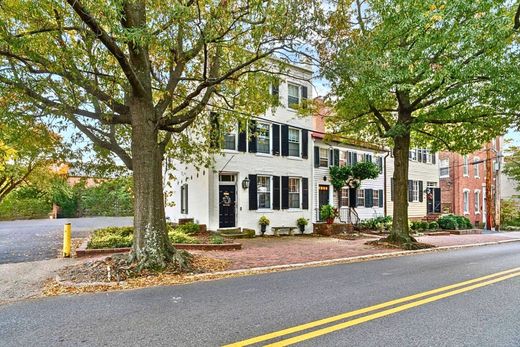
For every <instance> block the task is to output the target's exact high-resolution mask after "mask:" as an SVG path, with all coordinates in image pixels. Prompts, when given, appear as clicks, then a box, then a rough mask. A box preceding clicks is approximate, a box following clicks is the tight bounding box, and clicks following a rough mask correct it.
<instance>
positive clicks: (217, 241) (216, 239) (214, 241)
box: [209, 234, 224, 245]
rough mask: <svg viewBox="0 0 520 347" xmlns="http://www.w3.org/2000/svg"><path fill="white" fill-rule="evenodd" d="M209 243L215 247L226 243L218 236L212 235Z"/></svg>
mask: <svg viewBox="0 0 520 347" xmlns="http://www.w3.org/2000/svg"><path fill="white" fill-rule="evenodd" d="M209 243H211V244H214V245H221V244H223V243H224V238H223V237H222V236H220V235H217V234H215V235H211V237H210V238H209Z"/></svg>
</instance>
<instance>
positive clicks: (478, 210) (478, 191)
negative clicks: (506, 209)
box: [473, 189, 482, 214]
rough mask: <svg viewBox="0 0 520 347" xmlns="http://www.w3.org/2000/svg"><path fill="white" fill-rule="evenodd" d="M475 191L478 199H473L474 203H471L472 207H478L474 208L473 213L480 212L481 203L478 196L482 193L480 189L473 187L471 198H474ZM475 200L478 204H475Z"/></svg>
mask: <svg viewBox="0 0 520 347" xmlns="http://www.w3.org/2000/svg"><path fill="white" fill-rule="evenodd" d="M475 193H478V200H475V201H474V203H473V207H474V208H475V207H478V209H477V208H475V214H480V208H481V207H482V204H481V203H480V199H481V198H480V196H481V195H482V192H481V191H480V189H475V190H474V191H473V198H475ZM477 201H478V206H476V205H477V204H476V203H475V202H477Z"/></svg>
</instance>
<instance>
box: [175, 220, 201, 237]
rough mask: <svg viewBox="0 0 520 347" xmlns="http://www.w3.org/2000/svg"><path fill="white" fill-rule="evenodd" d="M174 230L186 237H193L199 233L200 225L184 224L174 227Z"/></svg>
mask: <svg viewBox="0 0 520 347" xmlns="http://www.w3.org/2000/svg"><path fill="white" fill-rule="evenodd" d="M175 229H177V230H178V231H181V232H183V233H185V234H187V235H195V234H197V233H198V232H199V230H200V225H198V224H197V223H192V222H189V223H186V224H182V225H178V226H176V227H175Z"/></svg>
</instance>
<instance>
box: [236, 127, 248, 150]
mask: <svg viewBox="0 0 520 347" xmlns="http://www.w3.org/2000/svg"><path fill="white" fill-rule="evenodd" d="M238 150H239V151H240V152H245V151H246V150H247V129H246V126H245V125H244V124H239V125H238Z"/></svg>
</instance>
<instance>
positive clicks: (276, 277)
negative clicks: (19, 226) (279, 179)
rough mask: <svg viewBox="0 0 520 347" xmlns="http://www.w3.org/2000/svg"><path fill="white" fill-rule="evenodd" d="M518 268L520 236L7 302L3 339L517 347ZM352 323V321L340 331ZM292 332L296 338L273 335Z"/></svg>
mask: <svg viewBox="0 0 520 347" xmlns="http://www.w3.org/2000/svg"><path fill="white" fill-rule="evenodd" d="M519 266H520V243H516V242H515V243H509V244H502V245H494V246H484V247H472V248H468V249H462V250H453V251H446V252H434V253H428V254H422V255H415V256H405V257H398V258H390V259H385V260H377V261H368V262H360V263H353V264H342V265H334V266H326V267H315V268H306V269H302V270H295V271H288V272H278V273H270V274H263V275H255V276H246V277H238V278H230V279H223V280H217V281H211V282H199V283H194V284H189V285H180V286H165V287H155V288H148V289H141V290H130V291H119V292H111V293H99V294H84V295H79V296H63V297H54V298H44V299H35V300H29V301H25V302H19V303H15V304H10V305H5V306H1V307H0V345H2V346H28V345H36V344H37V345H40V346H57V345H58V346H65V345H79V346H105V345H106V346H108V345H110V346H142V345H149V346H221V345H226V344H231V343H235V342H239V341H243V340H246V339H249V338H252V337H256V336H260V335H264V334H270V335H268V336H267V339H265V340H260V341H259V342H260V344H256V345H267V344H273V343H276V342H277V341H281V340H286V339H289V338H292V337H296V336H305V335H304V334H307V333H309V332H316V331H320V329H324V330H326V331H325V332H324V333H323V334H322V335H320V336H307V337H309V338H307V337H305V339H304V340H302V341H301V342H300V343H299V344H298V345H301V346H347V345H348V346H462V345H464V346H519V345H520V335H519V334H518V331H520V321H519V320H518V317H519V316H520V305H519V304H520V290H519V289H520V276H519V275H520V270H519V269H517V268H518V267H519ZM515 268H516V269H515ZM512 269H514V270H512ZM507 270H510V271H507ZM504 271H505V272H504ZM499 272H504V273H501V274H499ZM488 275H492V276H488ZM482 276H488V277H486V278H480V277H482ZM461 282H464V283H461ZM454 284H456V285H455V286H451V287H448V288H441V287H445V286H450V285H454ZM437 288H441V289H438V290H437V291H436V292H435V291H434V292H431V293H423V292H425V291H431V290H435V289H437ZM418 293H423V294H421V295H419V296H417V297H415V298H413V300H412V299H410V301H408V299H406V300H405V301H406V303H412V304H411V305H408V306H409V307H404V303H399V302H392V303H388V304H386V305H387V307H380V309H379V310H375V311H374V310H372V309H367V310H366V311H367V312H364V313H359V314H358V315H356V316H355V317H352V318H346V317H345V318H344V319H342V320H336V321H333V320H331V321H329V322H326V323H325V324H321V323H319V322H318V323H315V324H314V326H312V327H307V328H306V327H305V326H303V327H302V326H301V325H302V324H307V323H311V322H315V321H317V320H321V319H324V318H329V317H332V316H336V315H341V314H345V313H348V312H350V311H352V310H358V309H362V308H366V307H369V306H372V305H376V304H381V303H386V302H388V301H389V300H396V299H399V298H403V297H407V296H410V295H413V294H418ZM446 293H448V294H446ZM439 295H440V298H437V296H439ZM432 298H433V299H435V300H433V299H432ZM430 299H431V302H428V300H430ZM422 301H426V302H424V303H422ZM414 305H416V306H414ZM383 306H384V305H383ZM392 308H393V309H392ZM392 310H393V311H392ZM386 311H391V312H390V314H382V315H381V317H376V318H375V319H372V318H373V317H372V316H371V315H373V313H374V312H386ZM347 316H348V315H347ZM370 317H372V318H370ZM358 318H359V319H358ZM331 319H332V318H331ZM354 319H355V320H357V321H358V322H357V323H356V324H353V325H352V326H348V325H349V324H350V323H349V324H347V327H345V328H342V327H340V328H334V327H337V326H338V323H344V322H350V321H353V320H354ZM293 327H295V330H294V331H293V333H289V334H286V333H284V332H281V334H282V335H280V336H278V337H276V336H275V335H276V334H274V335H273V334H272V333H274V332H278V331H280V330H282V329H286V328H293ZM325 328H327V329H328V330H327V329H325ZM310 335H312V334H310ZM318 335H319V334H318ZM269 337H271V338H269ZM273 337H274V338H273ZM238 345H244V344H240V343H239V344H237V346H238ZM274 345H276V344H274ZM279 345H285V344H284V343H282V344H279Z"/></svg>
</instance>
